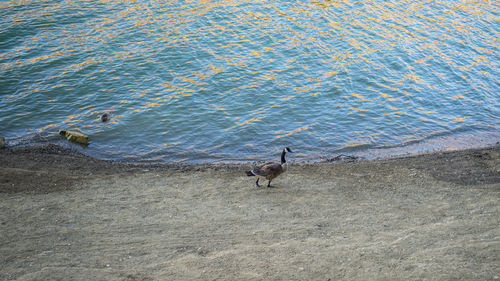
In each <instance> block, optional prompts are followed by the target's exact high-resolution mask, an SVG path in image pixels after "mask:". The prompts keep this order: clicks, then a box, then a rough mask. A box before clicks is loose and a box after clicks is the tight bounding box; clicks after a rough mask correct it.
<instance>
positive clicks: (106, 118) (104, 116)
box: [101, 112, 111, 122]
mask: <svg viewBox="0 0 500 281" xmlns="http://www.w3.org/2000/svg"><path fill="white" fill-rule="evenodd" d="M110 117H111V115H110V114H109V113H108V112H104V114H103V115H101V121H102V122H106V121H108V120H109V118H110Z"/></svg>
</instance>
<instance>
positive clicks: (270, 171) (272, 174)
mask: <svg viewBox="0 0 500 281" xmlns="http://www.w3.org/2000/svg"><path fill="white" fill-rule="evenodd" d="M287 152H292V150H291V149H290V148H289V147H285V149H283V151H282V152H281V164H280V163H276V162H266V163H264V164H262V165H257V166H255V167H253V169H252V170H251V171H247V172H246V173H247V176H249V177H253V176H256V177H257V181H256V182H255V184H256V185H257V186H258V187H260V185H259V179H260V178H264V179H267V180H268V181H269V182H268V183H267V187H272V186H271V181H272V180H273V179H275V178H276V177H277V176H279V175H281V174H282V173H284V172H286V170H287V169H288V163H286V159H285V154H286V153H287Z"/></svg>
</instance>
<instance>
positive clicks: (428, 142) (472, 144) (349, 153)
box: [4, 132, 500, 166]
mask: <svg viewBox="0 0 500 281" xmlns="http://www.w3.org/2000/svg"><path fill="white" fill-rule="evenodd" d="M91 145H92V144H91ZM498 146H500V132H499V133H495V132H482V133H481V134H478V133H477V132H476V133H474V134H452V135H444V136H438V137H432V138H428V139H424V140H422V141H418V142H412V143H409V144H396V145H388V146H362V147H354V148H352V149H345V148H341V149H337V150H332V151H330V152H325V151H319V152H317V153H314V156H312V157H308V158H301V159H300V158H299V159H297V158H293V156H292V157H290V158H289V160H288V161H289V162H291V163H297V164H314V163H328V162H352V161H360V160H361V161H363V160H385V159H399V158H407V157H414V156H419V155H427V154H434V153H443V152H453V151H466V150H475V149H488V148H491V147H498ZM4 149H9V150H11V151H14V152H15V151H17V150H23V149H24V150H32V151H35V152H40V153H41V154H43V153H46V152H47V151H48V152H47V153H54V151H57V153H62V154H81V155H83V156H85V157H89V158H92V159H96V160H100V161H108V162H114V163H121V164H130V165H139V166H142V165H144V166H150V165H152V166H155V165H159V166H162V165H166V166H168V165H183V166H192V165H194V166H197V165H202V166H203V165H218V164H228V165H239V164H241V165H244V164H249V163H255V162H260V161H266V160H270V159H253V158H237V157H235V158H215V157H214V158H213V159H211V160H207V159H206V158H204V159H196V158H195V157H193V158H190V159H188V160H185V159H184V160H181V161H175V160H163V161H157V160H147V159H146V160H144V159H134V158H132V157H133V156H132V157H127V156H122V157H121V158H119V157H103V155H99V154H98V153H89V151H88V150H87V148H86V147H85V146H83V145H79V144H75V143H71V142H68V141H66V140H65V139H63V138H51V139H37V140H30V141H27V142H21V143H19V142H17V143H15V144H13V145H12V144H9V140H6V146H5V147H4ZM295 150H299V151H300V149H295ZM97 151H98V150H97ZM166 154H168V153H165V155H166ZM166 159H168V158H166Z"/></svg>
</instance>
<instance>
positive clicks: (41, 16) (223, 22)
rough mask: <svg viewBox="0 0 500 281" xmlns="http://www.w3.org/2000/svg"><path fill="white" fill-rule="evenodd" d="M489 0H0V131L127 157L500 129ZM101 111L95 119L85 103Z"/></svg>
mask: <svg viewBox="0 0 500 281" xmlns="http://www.w3.org/2000/svg"><path fill="white" fill-rule="evenodd" d="M499 11H500V4H499V3H498V2H497V1H487V0H484V1H481V0H478V1H423V0H417V1H414V0H407V1H382V0H380V1H379V0H373V1H349V0H344V1H340V0H338V1H334V0H330V1H324V0H321V1H320V0H314V1H310V0H298V1H267V0H261V1H237V0H235V1H230V0H227V1H215V0H214V1H210V0H198V1H194V0H193V1H189V0H185V1H141V0H138V1H117V0H105V1H75V0H71V1H61V0H56V1H46V0H44V1H42V0H39V1H37V0H33V1H29V0H25V1H21V0H18V1H2V2H0V135H3V136H5V137H6V138H7V139H8V145H11V146H16V145H31V144H36V143H40V142H42V143H44V142H55V143H60V144H63V143H66V142H65V141H64V140H62V139H61V137H60V136H59V135H58V130H60V129H73V130H80V131H82V132H85V133H86V134H88V135H90V139H91V144H90V145H89V146H88V147H78V149H80V150H81V151H83V152H84V153H86V154H89V155H93V156H97V157H101V158H106V159H119V160H134V161H168V162H175V161H188V162H196V161H201V162H213V161H239V160H241V161H249V160H254V159H263V158H265V159H267V158H273V157H274V158H278V155H279V151H280V149H282V147H284V146H290V147H292V149H294V150H295V151H296V152H297V153H296V154H295V155H294V159H295V160H296V161H297V160H299V161H300V160H304V161H307V160H313V161H314V160H320V159H322V158H324V157H328V156H329V155H335V154H339V153H344V154H356V155H361V156H366V157H373V156H391V155H398V154H405V153H416V152H421V151H428V150H433V149H444V150H446V149H457V148H468V147H474V146H481V145H489V144H494V143H496V142H497V141H498V140H500V130H499V128H500V122H499V118H498V117H499V113H500V102H499V93H500V91H499V89H500V87H499V85H500V83H499V80H498V77H500V71H499V61H500V60H499V58H500V57H499V47H498V44H499V43H498V42H499V39H498V38H499V33H500V24H499ZM105 111H108V112H110V113H111V116H112V118H111V120H110V121H109V122H106V123H102V122H100V120H99V115H100V114H101V113H103V112H105Z"/></svg>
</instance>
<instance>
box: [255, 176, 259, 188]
mask: <svg viewBox="0 0 500 281" xmlns="http://www.w3.org/2000/svg"><path fill="white" fill-rule="evenodd" d="M255 185H256V186H258V187H260V185H259V178H257V181H256V182H255Z"/></svg>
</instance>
